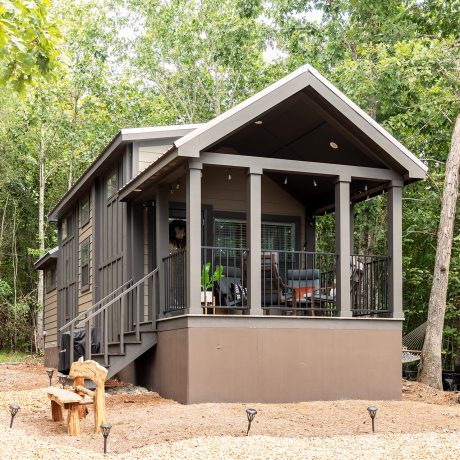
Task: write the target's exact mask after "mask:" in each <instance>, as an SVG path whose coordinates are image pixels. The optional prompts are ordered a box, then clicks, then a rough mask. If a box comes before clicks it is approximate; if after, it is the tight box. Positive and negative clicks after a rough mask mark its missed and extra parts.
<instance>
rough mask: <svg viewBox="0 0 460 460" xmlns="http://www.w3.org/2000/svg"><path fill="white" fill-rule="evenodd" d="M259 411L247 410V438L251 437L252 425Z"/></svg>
mask: <svg viewBox="0 0 460 460" xmlns="http://www.w3.org/2000/svg"><path fill="white" fill-rule="evenodd" d="M256 414H257V411H256V410H255V409H246V415H247V416H248V431H247V432H246V436H249V430H250V429H251V423H252V421H253V420H254V417H255V416H256Z"/></svg>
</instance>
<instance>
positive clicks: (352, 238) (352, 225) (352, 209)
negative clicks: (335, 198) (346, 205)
mask: <svg viewBox="0 0 460 460" xmlns="http://www.w3.org/2000/svg"><path fill="white" fill-rule="evenodd" d="M350 251H351V254H354V253H355V204H354V203H353V202H351V201H350Z"/></svg>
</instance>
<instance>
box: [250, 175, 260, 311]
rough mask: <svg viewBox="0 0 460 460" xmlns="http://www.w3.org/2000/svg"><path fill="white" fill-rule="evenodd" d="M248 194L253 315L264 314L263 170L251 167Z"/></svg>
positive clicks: (251, 306)
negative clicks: (262, 294) (262, 272)
mask: <svg viewBox="0 0 460 460" xmlns="http://www.w3.org/2000/svg"><path fill="white" fill-rule="evenodd" d="M246 184H247V188H246V196H247V202H248V210H247V214H246V216H247V240H248V246H249V257H248V280H247V281H248V305H249V307H250V308H251V315H263V314H264V312H263V310H262V301H261V290H262V289H261V260H262V251H261V234H262V198H261V196H262V170H261V169H256V168H251V169H249V171H248V175H247V181H246Z"/></svg>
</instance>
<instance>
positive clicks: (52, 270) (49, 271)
mask: <svg viewBox="0 0 460 460" xmlns="http://www.w3.org/2000/svg"><path fill="white" fill-rule="evenodd" d="M56 275H57V270H56V265H55V264H54V265H52V266H50V267H48V268H45V292H46V293H47V294H48V293H50V292H51V291H54V290H55V289H56V278H57V276H56ZM48 276H50V278H48Z"/></svg>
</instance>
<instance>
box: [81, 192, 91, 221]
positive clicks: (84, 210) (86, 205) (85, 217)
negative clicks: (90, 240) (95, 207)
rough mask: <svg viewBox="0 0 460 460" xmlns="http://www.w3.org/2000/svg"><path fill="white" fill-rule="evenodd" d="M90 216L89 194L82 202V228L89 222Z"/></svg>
mask: <svg viewBox="0 0 460 460" xmlns="http://www.w3.org/2000/svg"><path fill="white" fill-rule="evenodd" d="M89 214H90V210H89V194H87V195H85V196H84V197H83V198H82V199H81V200H80V227H83V226H84V225H86V224H87V223H88V222H89Z"/></svg>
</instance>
